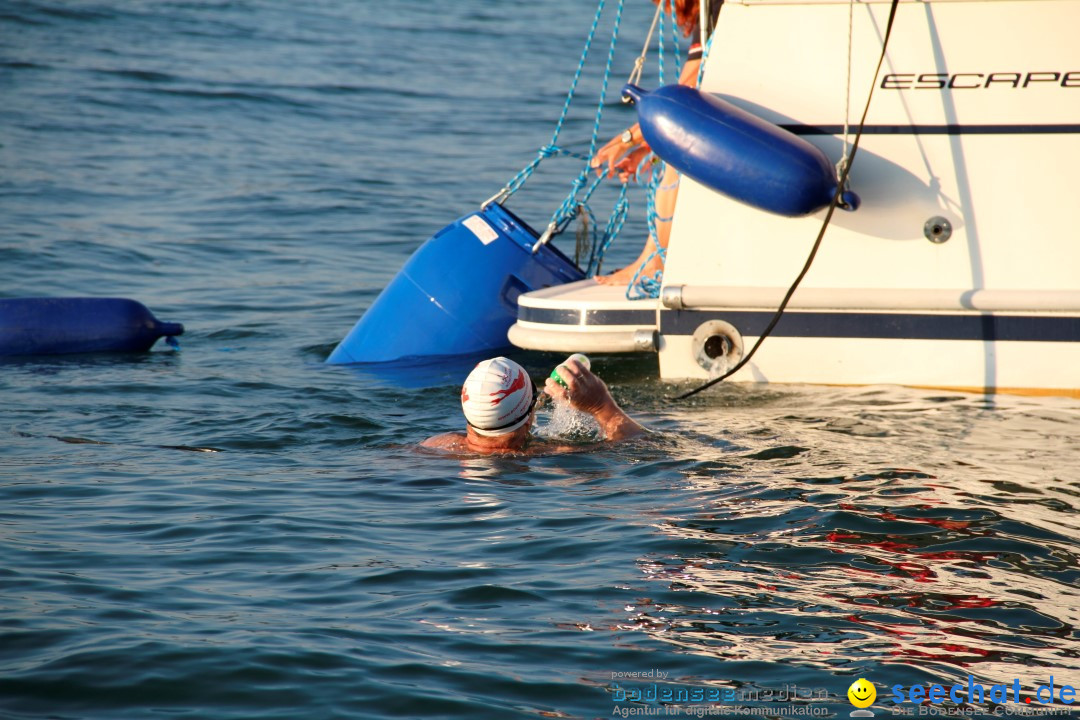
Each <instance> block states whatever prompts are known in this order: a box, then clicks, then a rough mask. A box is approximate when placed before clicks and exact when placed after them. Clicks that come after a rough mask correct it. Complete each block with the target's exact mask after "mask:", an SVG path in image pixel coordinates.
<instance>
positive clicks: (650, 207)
mask: <svg viewBox="0 0 1080 720" xmlns="http://www.w3.org/2000/svg"><path fill="white" fill-rule="evenodd" d="M670 11H671V34H672V38H673V40H674V44H675V50H676V52H675V67H676V71H677V72H678V73H679V75H680V76H681V74H682V67H681V63H680V57H679V39H678V34H677V30H678V22H676V19H675V8H674V7H671V8H670ZM666 15H667V12H662V13H660V28H659V30H660V32H659V33H658V35H659V38H660V42H659V45H658V47H657V67H658V74H659V81H660V84H661V85H663V84H664V19H665V16H666ZM644 164H645V160H643V161H642V163H640V164H639V165H638V174H639V176H640V173H641V170H642V167H641V166H642V165H644ZM666 169H667V165H666V164H665V163H662V162H660V163H656V164H655V165H654V166H653V168H652V175H650V177H649V182H648V184H647V185H646V187H645V206H646V209H645V217H646V220H647V222H648V227H649V237H650V238H651V239H652V242H653V247H654V248H656V249H655V250H653V252H652V253H651V254H650V255H649V256H648V257H646V258H645V259H644V260H643V261H642V262H641V264H640V265H639V266H638V269H637V272H635V273H634V277H633V278H631V280H630V284H629V285H627V286H626V299H627V300H643V299H646V298H658V297H660V286H661V284H662V282H663V279H664V269H663V266H664V265H665V264H666V263H667V253H666V251H665V250H664V248H662V247H660V234H659V232H657V225H656V224H657V223H658V222H669V221H670V220H671V218H670V217H660V216H659V214H658V213H657V212H656V191H657V190H658V189H659V187H660V182H661V181H662V179H663V177H664V173H665V171H666ZM665 189H667V188H665ZM656 257H659V258H660V264H661V267H660V269H659V270H657V271H656V272H655V273H653V274H652V275H651V276H650V275H645V274H644V273H645V268H646V266H647V265H648V264H649V263H650V262H652V261H653V259H655V258H656Z"/></svg>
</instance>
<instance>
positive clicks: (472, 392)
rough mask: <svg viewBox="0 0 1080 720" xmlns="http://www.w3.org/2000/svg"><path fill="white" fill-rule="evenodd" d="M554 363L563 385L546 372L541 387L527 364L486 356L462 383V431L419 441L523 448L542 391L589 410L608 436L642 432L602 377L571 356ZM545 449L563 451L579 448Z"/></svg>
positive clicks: (493, 450)
mask: <svg viewBox="0 0 1080 720" xmlns="http://www.w3.org/2000/svg"><path fill="white" fill-rule="evenodd" d="M557 369H558V371H559V375H560V376H561V377H562V378H563V381H564V382H565V383H566V387H563V386H562V385H560V384H559V383H558V382H556V381H555V380H553V379H552V378H550V377H549V378H548V379H547V380H546V381H545V384H544V390H543V391H541V390H540V389H538V388H537V387H536V385H535V383H533V381H532V380H531V379H530V378H529V374H528V373H527V372H525V368H523V367H521V366H520V365H518V364H517V363H516V362H514V361H513V360H509V359H507V358H504V357H497V358H492V359H490V360H484V361H483V362H481V363H480V364H478V365H477V366H476V367H475V368H473V371H472V372H471V373H469V377H467V378H466V379H465V384H464V385H462V386H461V409H462V411H463V412H464V413H465V422H466V427H465V432H463V433H460V432H450V433H443V434H442V435H436V436H435V437H430V438H428V439H427V440H425V441H424V442H422V443H420V446H421V447H426V448H438V449H440V450H450V451H457V452H469V453H480V454H483V455H492V454H497V453H521V452H524V451H525V448H526V446H527V445H528V444H529V430H530V429H531V427H532V424H533V422H534V420H535V419H536V407H537V403H538V401H539V399H540V395H541V392H543V393H546V394H547V395H549V396H551V397H554V398H557V399H559V400H563V401H566V402H568V403H569V404H570V406H571V407H573V408H575V409H577V410H580V411H582V412H585V413H588V414H589V415H592V416H593V418H595V419H596V422H597V423H599V425H600V429H601V430H602V431H603V433H604V439H605V440H606V441H609V442H615V441H618V440H625V439H627V438H632V437H635V436H637V435H641V434H642V433H644V432H646V430H645V428H644V427H643V426H642V425H640V424H639V423H637V422H636V421H634V420H633V419H632V418H631V417H630V416H629V415H627V414H626V413H625V412H623V410H622V408H620V407H619V406H618V404H617V403H616V402H615V399H614V398H613V397H611V392H610V391H609V390H608V387H607V385H605V384H604V381H603V380H601V379H600V378H598V377H597V376H596V375H594V374H593V373H592V371H590V370H589V369H588V368H586V367H585V366H584V365H582V364H581V363H580V362H578V361H577V360H575V359H569V360H567V361H566V363H565V364H563V365H560V366H559V367H558V368H557ZM547 449H549V450H554V451H556V452H565V451H567V450H575V449H577V448H573V447H558V446H553V447H548V448H547Z"/></svg>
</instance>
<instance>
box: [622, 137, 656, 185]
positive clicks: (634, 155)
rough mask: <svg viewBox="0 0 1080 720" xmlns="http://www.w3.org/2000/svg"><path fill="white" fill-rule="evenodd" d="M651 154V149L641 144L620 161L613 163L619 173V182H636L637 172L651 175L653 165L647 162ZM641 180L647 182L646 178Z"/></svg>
mask: <svg viewBox="0 0 1080 720" xmlns="http://www.w3.org/2000/svg"><path fill="white" fill-rule="evenodd" d="M651 154H652V148H650V147H649V146H648V145H646V144H645V143H642V144H641V145H639V146H638V147H636V148H634V149H633V150H632V151H630V153H629V154H628V155H627V156H626V157H624V158H623V159H622V160H620V161H619V162H617V163H615V170H617V171H618V172H619V181H620V182H624V183H625V182H630V181H631V180H637V179H638V174H639V172H640V174H642V175H652V170H653V163H651V162H649V161H648V157H649V155H651ZM642 163H645V167H644V168H643V167H642ZM642 171H644V172H642ZM641 179H642V180H643V181H647V180H648V178H647V177H643V178H641Z"/></svg>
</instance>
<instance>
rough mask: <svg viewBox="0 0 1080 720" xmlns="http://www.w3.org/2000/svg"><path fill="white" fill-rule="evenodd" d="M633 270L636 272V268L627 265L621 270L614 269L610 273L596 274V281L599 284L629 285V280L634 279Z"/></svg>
mask: <svg viewBox="0 0 1080 720" xmlns="http://www.w3.org/2000/svg"><path fill="white" fill-rule="evenodd" d="M635 272H637V268H632V267H629V266H627V267H624V268H623V269H622V270H616V271H615V272H613V273H611V274H610V275H597V276H596V282H598V283H600V284H601V285H629V284H630V281H631V280H633V279H634V273H635Z"/></svg>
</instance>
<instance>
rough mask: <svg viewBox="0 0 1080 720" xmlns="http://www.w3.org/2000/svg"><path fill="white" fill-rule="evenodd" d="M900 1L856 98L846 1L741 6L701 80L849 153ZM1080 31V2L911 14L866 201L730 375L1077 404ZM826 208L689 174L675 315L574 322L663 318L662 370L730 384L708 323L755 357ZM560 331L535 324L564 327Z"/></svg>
mask: <svg viewBox="0 0 1080 720" xmlns="http://www.w3.org/2000/svg"><path fill="white" fill-rule="evenodd" d="M888 11H889V3H888V2H871V3H866V2H859V3H856V4H855V6H854V14H853V17H852V23H851V29H852V30H851V48H852V55H851V57H852V63H851V72H850V88H851V90H850V93H851V94H850V103H848V98H847V97H846V90H847V88H848V86H849V84H848V40H849V21H848V12H849V5H848V3H847V2H846V1H842V2H801V1H800V0H785V1H783V2H780V1H776V2H774V1H772V0H753V2H737V1H733V0H728V2H726V3H725V5H724V8H723V10H722V12H721V15H720V20H719V23H718V26H717V31H716V32H717V35H716V38H715V40H714V41H713V46H712V50H711V53H710V56H709V58H708V61H707V68H706V73H705V79H704V82H703V89H704V90H706V91H710V92H714V93H717V94H719V95H721V96H722V97H723V98H724V99H725V100H727V101H729V102H731V103H733V104H735V105H737V106H740V107H742V108H743V109H745V110H748V111H750V112H753V113H755V114H757V115H759V116H760V117H763V118H765V119H766V120H769V121H771V122H773V123H775V124H778V125H780V126H782V127H785V128H786V129H788V130H790V131H791V132H794V133H796V134H798V135H800V136H802V137H804V138H805V139H807V140H809V141H810V142H811V143H813V144H815V145H817V146H818V147H819V148H821V149H822V150H823V151H824V152H825V153H826V155H828V156H829V157H830V158H832V159H834V160H838V159H839V158H840V156H841V154H842V149H843V147H844V143H843V127H844V124H845V108H846V107H849V109H848V110H847V112H848V116H849V117H848V119H849V121H850V124H851V126H852V132H854V130H855V126H857V122H858V117H859V115H860V114H861V111H862V106H863V103H864V102H865V99H866V96H867V92H868V91H869V89H870V85H871V82H872V80H873V71H874V67H875V65H876V62H877V58H878V55H879V54H880V52H881V37H882V34H883V32H884V27H885V21H886V18H887V15H888ZM1076 27H1080V2H1078V1H1076V0H1017V1H1011V0H1000V1H992V2H980V1H971V2H958V1H955V0H934V1H931V2H910V1H908V0H905V1H904V2H901V4H900V7H899V10H898V13H897V18H896V24H895V28H894V32H893V36H892V39H891V40H890V45H889V48H888V53H887V55H886V61H885V63H884V66H883V69H882V75H881V77H879V78H878V79H877V86H876V87H875V90H874V97H873V101H872V103H871V106H870V112H869V115H868V119H867V126H866V130H865V132H864V134H863V136H862V139H861V143H860V149H859V152H858V154H857V156H856V157H855V160H854V164H853V167H852V173H851V187H852V189H853V190H855V191H856V192H857V193H859V194H860V196H861V197H862V207H861V208H860V209H859V210H858V211H856V212H853V213H847V212H837V213H836V214H835V215H834V216H833V220H832V222H831V224H830V226H829V227H828V229H827V232H826V235H825V239H824V242H823V244H822V246H821V249H820V251H819V253H818V256H817V258H816V259H815V261H814V263H813V265H812V267H811V269H810V271H809V273H808V274H807V276H806V278H805V279H804V281H803V283H802V286H801V288H800V290H799V292H798V293H797V294H796V295H795V296H794V298H793V301H792V305H791V306H790V308H789V310H788V312H787V313H786V314H785V316H784V318H783V319H782V320H781V321H780V323H779V324H778V325H777V327H776V330H775V331H774V333H773V335H772V336H771V337H770V338H769V339H767V340H766V341H765V343H764V344H763V345H762V347H761V349H760V351H759V352H758V353H757V354H756V355H755V356H754V358H753V360H752V361H751V363H750V364H749V365H748V366H747V367H745V368H744V369H743V370H742V371H740V372H739V373H738V374H736V375H735V376H734V377H733V378H732V379H734V380H746V381H768V382H806V383H826V384H844V385H859V384H877V383H895V384H905V385H915V386H929V387H948V388H962V389H970V390H978V391H986V390H999V391H1006V390H1007V391H1014V392H1034V393H1055V394H1072V395H1077V394H1080V228H1078V226H1080V221H1078V220H1080V218H1078V212H1077V206H1078V200H1080V191H1078V189H1080V58H1078V57H1077V55H1076V53H1075V50H1074V41H1073V39H1072V32H1071V29H1072V28H1076ZM824 215H825V213H824V211H822V212H819V213H816V214H814V215H811V216H808V217H803V218H795V219H792V218H787V217H781V216H777V215H772V214H769V213H766V212H763V211H761V210H758V209H755V208H752V207H749V206H747V205H743V204H740V203H738V202H736V201H734V200H731V199H729V198H727V197H725V196H722V195H720V194H718V193H716V192H714V191H712V190H709V189H708V188H705V187H703V186H701V185H698V184H696V183H694V182H693V181H691V180H689V179H686V178H684V179H683V181H682V185H681V187H680V190H679V199H678V204H677V206H676V210H675V219H674V225H673V227H672V235H671V244H670V247H669V250H668V260H667V267H666V268H665V273H664V288H663V291H662V297H666V299H667V301H666V304H665V303H664V302H661V301H659V300H652V301H637V302H630V301H622V304H621V305H619V306H618V307H616V306H615V305H611V306H609V307H607V311H608V312H607V314H606V315H604V316H603V320H604V322H603V323H600V322H596V323H588V322H584V321H580V319H579V322H578V324H577V326H576V328H575V329H574V331H573V332H576V333H579V334H582V333H587V332H596V333H605V332H611V331H612V329H611V327H610V325H612V324H613V323H618V322H623V321H624V320H623V319H620V318H619V317H618V315H617V313H616V312H615V310H617V309H622V310H625V311H627V312H630V311H632V310H633V311H637V314H636V315H634V317H637V318H639V320H640V318H643V317H645V316H646V315H648V314H649V313H650V312H651V313H654V314H655V316H656V319H655V322H654V324H653V325H652V326H651V328H649V327H646V326H644V325H642V324H641V323H640V322H638V323H637V324H635V327H634V331H635V332H637V333H639V337H641V336H642V335H641V334H642V333H643V332H645V331H648V330H652V331H654V332H655V343H654V346H655V349H656V350H657V351H658V352H659V360H660V363H659V364H660V374H661V376H662V377H664V378H670V379H675V378H704V377H708V376H709V375H710V373H713V374H715V372H717V371H718V367H717V363H716V362H712V363H710V362H709V358H708V357H704V358H703V356H702V353H703V348H702V347H701V338H700V337H699V338H698V341H697V342H695V340H694V339H693V333H694V331H695V330H698V329H699V328H700V327H701V325H702V324H703V323H706V322H709V321H714V320H720V321H724V322H727V323H729V324H730V325H731V326H733V328H734V332H735V333H736V334H738V335H740V336H741V339H742V342H743V348H744V349H743V351H744V352H745V351H746V350H749V348H750V347H752V345H753V343H754V341H755V340H756V338H757V335H758V334H760V332H761V331H762V328H763V327H764V325H765V324H766V323H767V321H768V319H769V318H770V317H771V315H772V313H773V312H774V311H775V310H776V308H777V306H778V304H779V299H780V297H782V295H783V292H784V291H785V290H786V289H787V288H788V287H789V286H790V285H791V283H792V281H793V280H794V279H795V277H796V276H797V274H798V273H799V271H800V269H801V267H802V266H803V263H804V261H805V259H806V256H807V254H808V252H809V250H810V248H811V246H812V244H813V242H814V239H815V238H816V237H817V235H818V232H819V230H820V228H821V226H822V222H823V218H824ZM942 229H945V232H940V231H941V230H942ZM544 292H545V293H547V295H546V296H545V298H544V302H545V303H547V307H548V308H549V309H550V308H553V307H556V306H560V303H561V306H562V307H564V308H568V309H571V308H574V307H578V303H579V297H578V290H574V289H568V290H567V291H565V292H559V289H556V290H555V291H552V290H547V291H544ZM663 293H667V295H666V296H665V295H663ZM677 296H678V297H677ZM680 298H681V299H680ZM519 302H520V304H521V307H522V308H523V309H525V308H528V307H529V306H530V302H532V299H531V298H530V296H528V295H526V296H522V298H521V299H520V301H519ZM643 310H644V311H646V312H645V313H642V312H641V311H643ZM525 312H528V310H525ZM582 317H583V318H584V316H582ZM626 317H630V315H627V316H626ZM520 324H521V323H519V325H520ZM631 324H634V323H631ZM544 325H545V324H544V323H539V324H537V323H534V326H533V327H532V331H533V333H534V334H535V333H537V332H560V331H562V330H566V329H567V328H565V327H562V328H560V327H559V323H548V324H547V325H548V327H543V326H544ZM699 335H700V333H699ZM512 337H513V333H512ZM612 339H614V338H612ZM525 342H526V344H525V345H524V346H526V347H529V346H530V345H528V341H525ZM615 345H616V343H613V344H612V346H611V347H610V350H611V351H626V350H627V349H633V348H627V347H626V343H625V342H624V343H622V344H621V345H620V347H618V348H617V347H615ZM719 347H720V345H716V346H715V347H714V348H713V351H714V352H715V351H716V348H719ZM559 349H560V350H566V349H570V348H569V347H561V348H559ZM599 349H600V348H598V347H595V346H594V348H593V351H594V352H596V351H598V350H599ZM638 349H640V348H638ZM729 350H730V347H729V346H728V345H723V347H722V351H723V352H727V351H729ZM706 355H708V353H706ZM705 365H709V367H704V366H705ZM720 365H723V363H720Z"/></svg>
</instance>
